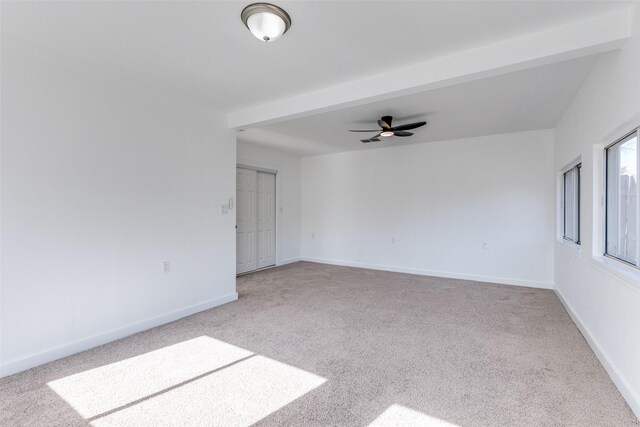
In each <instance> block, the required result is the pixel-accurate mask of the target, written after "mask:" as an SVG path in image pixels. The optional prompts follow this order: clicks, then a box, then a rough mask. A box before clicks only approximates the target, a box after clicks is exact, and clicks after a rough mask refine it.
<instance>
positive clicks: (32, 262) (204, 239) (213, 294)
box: [0, 34, 237, 375]
mask: <svg viewBox="0 0 640 427" xmlns="http://www.w3.org/2000/svg"><path fill="white" fill-rule="evenodd" d="M2 125H3V126H2V188H1V189H2V223H1V227H2V236H1V244H2V276H1V278H2V294H1V297H2V298H1V299H2V301H1V326H2V349H1V353H0V356H1V358H0V362H1V363H2V365H1V368H2V371H1V373H2V374H4V375H7V374H10V373H12V372H15V371H18V370H21V369H25V368H28V367H31V366H34V365H37V364H40V363H44V362H46V361H48V360H52V359H55V358H57V357H61V356H64V355H66V354H70V353H73V352H76V351H79V350H82V349H84V348H88V347H91V346H93V345H97V344H100V343H103V342H106V341H110V340H112V339H115V338H118V337H120V336H123V335H127V334H129V333H132V332H135V331H137V330H140V329H145V328H148V327H151V326H154V325H156V324H160V323H164V322H166V321H169V320H173V319H175V318H178V317H181V316H183V315H186V314H190V313H192V312H195V311H199V310H203V309H205V308H208V307H211V306H215V305H218V304H221V303H224V302H228V301H231V300H233V299H235V298H237V295H236V290H235V270H234V264H235V262H234V259H235V237H234V224H235V219H234V217H233V215H227V216H222V215H221V212H220V205H221V203H223V202H224V201H227V200H228V198H229V197H235V196H234V195H235V169H234V167H235V154H236V151H235V150H236V149H235V138H234V136H233V135H232V133H231V132H230V131H229V130H228V128H227V126H226V121H225V120H224V118H223V117H222V116H221V115H220V114H217V113H215V112H213V111H210V110H207V109H205V108H204V107H200V106H198V105H195V104H189V103H186V102H181V101H178V100H173V99H169V98H165V97H163V96H160V95H158V94H156V93H155V92H152V91H150V90H147V89H143V88H141V87H138V86H135V85H130V84H126V83H124V82H122V81H119V80H117V79H113V78H111V77H107V76H104V75H101V73H100V72H98V71H97V70H93V69H90V68H86V67H84V66H83V65H81V64H78V63H74V62H72V61H68V60H66V59H63V58H61V57H58V56H56V55H53V54H50V53H48V52H47V51H44V50H41V49H39V48H36V47H34V46H32V45H30V44H27V43H24V42H21V41H19V40H16V39H14V38H12V37H10V36H8V35H6V34H3V36H2ZM162 261H170V262H171V272H170V273H168V274H163V273H162V271H161V263H162Z"/></svg>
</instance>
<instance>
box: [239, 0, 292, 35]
mask: <svg viewBox="0 0 640 427" xmlns="http://www.w3.org/2000/svg"><path fill="white" fill-rule="evenodd" d="M241 17H242V22H244V24H245V25H246V26H247V28H248V29H249V31H251V34H253V35H254V36H255V37H256V38H257V39H258V40H262V41H264V42H272V41H274V40H277V39H279V38H280V37H281V36H282V35H283V34H284V33H286V32H287V30H288V29H289V27H290V26H291V18H290V17H289V15H288V14H287V12H285V11H284V10H282V9H281V8H279V7H278V6H274V5H272V4H269V3H254V4H250V5H249V6H247V7H245V8H244V10H243V11H242V15H241Z"/></svg>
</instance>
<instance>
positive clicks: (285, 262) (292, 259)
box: [276, 256, 302, 267]
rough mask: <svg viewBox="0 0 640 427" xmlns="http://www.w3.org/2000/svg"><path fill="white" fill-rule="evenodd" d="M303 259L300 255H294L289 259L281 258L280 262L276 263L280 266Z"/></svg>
mask: <svg viewBox="0 0 640 427" xmlns="http://www.w3.org/2000/svg"><path fill="white" fill-rule="evenodd" d="M301 260H302V259H301V258H300V257H299V256H297V257H294V258H287V259H283V260H280V261H278V263H277V264H276V265H277V266H278V267H279V266H281V265H287V264H293V263H294V262H298V261H301Z"/></svg>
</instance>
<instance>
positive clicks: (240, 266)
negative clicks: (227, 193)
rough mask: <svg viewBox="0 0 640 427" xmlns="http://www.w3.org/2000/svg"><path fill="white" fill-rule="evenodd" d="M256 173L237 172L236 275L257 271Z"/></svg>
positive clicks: (240, 170) (239, 170) (244, 170)
mask: <svg viewBox="0 0 640 427" xmlns="http://www.w3.org/2000/svg"><path fill="white" fill-rule="evenodd" d="M257 175H258V173H257V172H256V171H252V170H247V169H240V168H238V169H237V170H236V274H241V273H246V272H247V271H251V270H255V269H256V268H258V267H257V263H256V250H257V247H258V243H257V227H258V224H257V221H256V200H257V193H256V189H257Z"/></svg>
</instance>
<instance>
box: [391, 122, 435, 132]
mask: <svg viewBox="0 0 640 427" xmlns="http://www.w3.org/2000/svg"><path fill="white" fill-rule="evenodd" d="M426 124H427V122H415V123H408V124H406V125H400V126H396V127H394V128H393V130H394V131H396V130H410V129H415V128H419V127H420V126H424V125H426Z"/></svg>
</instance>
